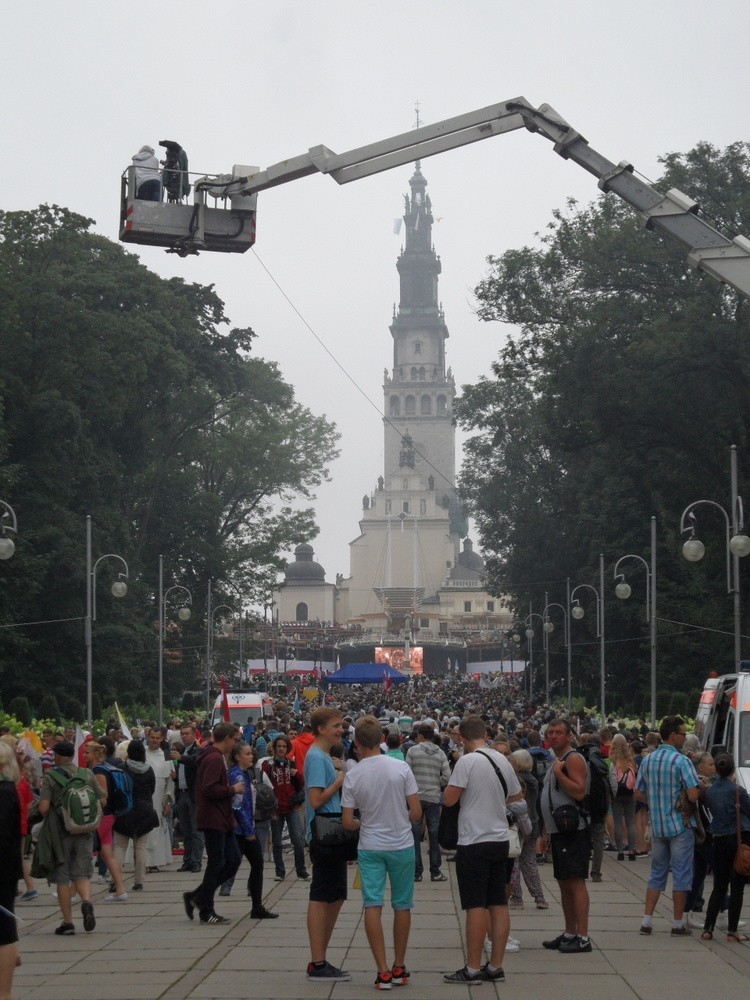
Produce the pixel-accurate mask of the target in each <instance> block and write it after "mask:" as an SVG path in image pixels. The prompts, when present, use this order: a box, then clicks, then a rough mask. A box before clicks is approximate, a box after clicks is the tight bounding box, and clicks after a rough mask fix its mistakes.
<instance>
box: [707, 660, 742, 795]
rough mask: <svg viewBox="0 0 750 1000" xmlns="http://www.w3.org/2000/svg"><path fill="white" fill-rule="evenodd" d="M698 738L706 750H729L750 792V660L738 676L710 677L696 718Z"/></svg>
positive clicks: (738, 777) (738, 773) (739, 774)
mask: <svg viewBox="0 0 750 1000" xmlns="http://www.w3.org/2000/svg"><path fill="white" fill-rule="evenodd" d="M695 735H696V736H697V737H698V739H699V740H700V741H701V746H702V747H703V748H704V749H705V750H709V751H711V753H713V754H716V753H719V752H720V751H722V750H726V751H727V752H728V753H731V755H732V756H733V757H734V761H735V764H736V765H737V781H738V782H739V783H741V784H742V786H743V787H744V788H746V789H747V790H748V791H749V792H750V660H742V661H741V663H740V670H739V673H736V674H723V675H722V676H721V677H709V678H708V680H707V681H706V683H705V684H704V686H703V693H702V694H701V700H700V704H699V706H698V711H697V713H696V716H695Z"/></svg>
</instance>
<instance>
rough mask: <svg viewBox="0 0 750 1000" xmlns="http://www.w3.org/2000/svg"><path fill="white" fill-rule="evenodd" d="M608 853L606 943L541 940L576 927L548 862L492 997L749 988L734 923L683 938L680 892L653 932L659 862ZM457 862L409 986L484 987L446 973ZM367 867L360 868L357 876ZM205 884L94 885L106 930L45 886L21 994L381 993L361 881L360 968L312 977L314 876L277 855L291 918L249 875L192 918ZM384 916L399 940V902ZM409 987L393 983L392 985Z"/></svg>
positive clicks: (457, 947)
mask: <svg viewBox="0 0 750 1000" xmlns="http://www.w3.org/2000/svg"><path fill="white" fill-rule="evenodd" d="M604 857H605V864H604V881H603V882H602V883H600V884H597V885H593V884H589V891H590V893H591V937H592V940H593V943H594V951H593V953H592V954H589V955H560V954H559V953H558V952H549V951H545V950H544V949H543V948H542V946H541V942H542V940H543V939H544V938H547V937H553V936H554V935H555V934H557V933H559V932H560V930H561V929H562V927H563V923H562V919H561V912H560V906H559V894H558V891H557V885H556V883H555V882H554V880H553V879H552V871H551V866H550V865H543V866H542V867H541V868H540V872H541V875H542V880H543V882H544V886H545V893H546V895H547V899H548V901H549V903H550V908H549V909H548V910H537V909H536V908H535V907H534V904H533V902H532V903H531V905H529V901H528V894H527V896H526V908H525V909H523V910H512V911H511V923H512V931H511V933H512V934H513V936H514V937H517V938H519V939H520V940H521V943H522V950H521V951H520V952H518V953H516V954H512V955H507V956H506V959H505V962H504V968H505V972H506V975H507V981H506V982H505V983H504V984H489V983H483V984H482V987H481V992H480V993H479V996H480V997H485V998H487V1000H489V998H490V997H493V996H498V997H502V996H506V997H509V996H511V995H514V996H515V997H518V996H519V993H518V991H519V990H523V992H524V994H526V995H529V996H534V997H546V996H550V995H554V996H555V997H559V998H562V1000H567V998H576V1000H604V998H606V1000H635V998H644V1000H645V998H649V1000H651V998H653V997H658V998H659V1000H685V998H686V997H699V998H711V1000H730V998H731V1000H738V998H740V997H742V996H747V994H746V993H745V990H747V989H748V982H750V980H749V979H748V976H750V943H749V944H747V945H743V944H735V945H727V944H726V943H725V942H726V935H725V934H724V933H717V934H716V939H715V940H714V941H713V942H711V943H709V944H704V943H703V942H701V941H700V940H699V933H698V932H694V933H693V936H692V937H691V938H686V939H672V938H670V936H669V928H670V921H669V919H667V918H668V917H669V908H670V902H669V899H668V897H662V900H661V902H660V907H659V910H658V911H657V917H656V918H655V922H654V933H653V935H652V936H651V937H641V936H640V935H639V934H638V926H639V924H640V917H641V915H642V913H643V897H644V883H645V879H646V878H647V876H648V868H649V862H648V860H638V861H636V862H627V861H626V862H619V863H618V862H617V861H615V860H613V859H614V857H615V855H613V854H605V856H604ZM174 867H176V865H175V866H174ZM243 870H244V873H245V874H246V872H247V868H246V865H245V863H244V862H243V869H240V874H241V875H242V874H243ZM428 870H429V869H428ZM444 870H445V872H446V873H447V874H448V875H449V876H450V879H449V881H447V882H444V883H437V884H432V883H431V882H429V881H426V882H422V883H421V884H418V885H416V886H415V909H414V913H413V921H412V933H411V939H410V943H409V951H408V967H409V970H410V971H411V974H412V981H411V983H410V985H409V986H408V988H407V989H406V995H407V996H408V997H411V998H412V1000H423V998H424V1000H442V998H443V997H455V998H461V997H464V998H466V997H468V996H469V995H470V994H471V993H472V991H473V992H474V993H476V990H477V987H471V988H469V987H466V986H460V985H458V986H453V985H449V984H448V983H444V982H443V978H442V974H443V973H444V972H451V971H453V970H454V969H457V968H459V967H460V966H461V965H462V964H463V951H462V942H463V919H462V914H461V911H460V908H459V905H458V893H457V887H456V883H455V875H454V872H453V866H452V865H451V864H447V863H446V864H445V865H444ZM354 874H355V869H354V868H353V867H352V869H351V881H353V879H354ZM131 882H132V878H128V879H127V880H126V884H130V883H131ZM194 884H195V876H194V875H189V874H178V873H177V872H173V871H169V870H166V871H164V872H162V873H160V874H156V875H149V876H147V881H146V886H145V890H144V891H143V892H142V893H131V894H130V898H129V900H128V902H127V903H124V904H115V903H108V904H106V903H104V896H105V895H106V887H105V886H98V885H95V886H93V888H94V889H95V894H94V904H95V908H96V916H97V926H96V930H95V931H94V932H93V933H91V934H86V933H84V931H83V928H82V926H81V920H80V908H79V907H76V908H75V909H74V919H75V923H76V934H75V937H56V936H55V935H54V934H53V930H54V928H55V927H56V926H57V925H58V923H59V922H60V915H59V911H58V909H57V906H56V901H55V900H54V899H53V898H52V897H51V895H50V894H49V891H48V890H47V889H46V886H43V885H41V886H39V887H38V888H39V889H40V896H39V898H38V899H37V900H34V901H33V902H31V903H19V904H18V906H17V912H18V914H19V916H21V917H22V918H23V921H24V923H23V925H22V926H21V935H22V939H21V954H22V957H23V965H22V967H21V968H20V969H18V970H17V972H16V978H15V981H14V993H13V995H14V998H16V1000H99V998H102V1000H104V998H107V1000H140V998H149V1000H157V998H160V1000H223V998H227V1000H229V998H231V1000H237V998H252V1000H266V998H268V1000H278V998H284V1000H295V998H300V1000H301V998H306V997H309V998H312V1000H316V998H324V997H330V998H334V1000H356V998H359V997H372V996H375V995H376V993H375V990H374V987H373V982H374V979H375V968H374V965H373V961H372V957H371V955H370V951H369V948H368V946H367V941H366V938H365V934H364V929H363V927H362V926H361V909H360V899H359V891H358V890H351V892H350V899H349V900H348V901H347V903H346V904H345V906H344V908H343V909H342V911H341V916H340V918H339V921H338V925H337V927H336V931H335V933H334V936H333V940H332V942H331V948H330V951H329V956H328V957H329V959H330V961H331V962H333V964H334V965H338V966H342V967H343V968H345V969H347V970H348V971H349V972H351V973H352V976H353V978H352V981H351V982H348V983H339V984H335V985H333V986H331V985H328V986H324V985H322V984H317V983H311V982H309V981H308V980H307V979H306V978H305V966H306V963H307V960H308V949H307V934H306V930H305V918H306V904H307V891H308V888H307V884H306V883H304V882H300V881H298V880H297V879H296V878H295V876H294V874H293V872H292V874H287V878H286V880H285V881H284V882H281V883H278V882H274V881H273V866H272V865H267V866H266V883H265V887H266V890H267V898H266V903H267V905H268V906H270V907H271V908H272V909H273V910H275V911H277V912H278V913H280V914H281V916H280V918H279V919H278V920H264V921H257V920H252V919H251V918H250V916H249V915H248V914H249V906H248V903H249V900H248V899H247V897H246V896H245V894H244V891H245V881H244V878H238V880H237V883H236V884H235V888H234V890H233V893H232V896H231V897H230V898H229V899H222V898H220V897H219V896H217V909H218V911H219V912H220V913H222V914H224V915H226V916H228V917H231V918H232V923H231V924H229V925H227V926H224V927H204V926H201V925H200V924H199V923H198V920H197V918H196V920H195V921H194V922H193V923H190V922H189V921H188V920H187V918H186V916H185V913H184V911H183V908H182V898H181V894H182V892H183V891H185V890H186V889H190V888H193V887H194ZM350 884H351V882H350ZM42 890H43V891H42ZM524 891H525V890H524ZM384 924H385V926H386V940H387V937H388V925H389V924H390V920H389V917H388V911H387V910H384ZM399 989H402V988H401V987H394V990H393V991H392V992H394V993H398V991H399Z"/></svg>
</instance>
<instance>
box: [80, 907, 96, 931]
mask: <svg viewBox="0 0 750 1000" xmlns="http://www.w3.org/2000/svg"><path fill="white" fill-rule="evenodd" d="M81 916H82V917H83V929H84V930H85V931H86V933H87V934H88V933H90V932H91V931H93V929H94V928H95V927H96V917H95V916H94V907H93V906H92V905H91V903H90V902H89V901H88V900H85V901H84V902H83V903H81Z"/></svg>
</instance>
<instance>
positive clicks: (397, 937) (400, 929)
mask: <svg viewBox="0 0 750 1000" xmlns="http://www.w3.org/2000/svg"><path fill="white" fill-rule="evenodd" d="M382 738H383V733H382V730H381V728H380V723H379V722H378V720H377V719H376V718H375V717H374V716H372V715H366V716H364V717H363V718H361V719H358V720H357V723H356V725H355V727H354V742H355V744H356V746H357V751H358V753H359V763H358V764H357V765H356V767H354V768H352V770H351V771H349V772H348V773H347V775H346V778H345V780H344V785H343V788H342V789H341V814H342V823H343V825H344V827H345V828H346V829H348V830H359V870H360V878H361V882H362V905H363V907H364V911H365V919H364V924H365V932H366V934H367V941H368V943H369V945H370V950H371V951H372V954H373V958H374V959H375V962H376V965H377V967H378V972H377V978H376V979H375V986H376V987H377V988H378V989H390V987H391V984H394V983H395V984H398V985H402V986H403V985H406V984H407V983H408V982H409V973H408V972H407V970H406V945H407V943H408V940H409V930H410V928H411V908H412V906H413V901H414V836H413V834H412V823H417V822H418V821H419V820H420V819H421V818H422V809H421V806H420V804H419V790H418V788H417V782H416V780H415V778H414V774H413V772H412V770H411V768H410V767H409V766H408V764H407V763H406V762H405V761H403V760H397V759H396V758H395V757H388V756H386V755H381V753H380V743H381V740H382ZM355 810H358V811H359V819H357V817H355V815H354V813H355ZM386 881H388V882H389V883H390V888H391V907H392V908H393V911H394V912H393V949H394V960H393V964H392V965H389V964H388V962H387V960H386V952H385V938H384V936H383V924H382V914H383V904H384V902H385V884H386Z"/></svg>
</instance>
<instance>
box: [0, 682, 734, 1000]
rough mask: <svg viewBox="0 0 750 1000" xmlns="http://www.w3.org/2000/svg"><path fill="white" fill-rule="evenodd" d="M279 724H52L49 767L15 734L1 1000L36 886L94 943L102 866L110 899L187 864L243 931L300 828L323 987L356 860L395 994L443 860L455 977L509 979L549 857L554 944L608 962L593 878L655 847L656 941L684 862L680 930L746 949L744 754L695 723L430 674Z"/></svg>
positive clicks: (71, 930) (285, 708) (206, 899)
mask: <svg viewBox="0 0 750 1000" xmlns="http://www.w3.org/2000/svg"><path fill="white" fill-rule="evenodd" d="M274 713H275V714H274V716H273V717H271V718H266V719H262V720H253V719H248V720H247V724H246V725H245V726H242V727H240V726H235V725H234V724H233V723H231V722H220V723H218V724H217V725H215V726H214V727H213V729H210V728H209V727H208V725H207V722H206V720H200V719H198V718H192V719H188V720H186V721H183V722H182V723H180V722H178V721H177V720H175V721H174V722H171V723H170V724H169V725H168V726H164V727H160V726H157V725H147V726H144V728H143V731H142V732H133V733H130V734H129V735H130V737H131V738H130V739H127V738H124V737H123V733H122V731H121V728H120V724H119V723H118V722H113V724H112V726H111V727H109V728H108V729H107V732H106V733H105V734H104V735H102V736H98V737H94V736H92V735H90V734H88V735H87V737H86V739H85V741H84V743H83V745H82V746H80V747H77V746H76V745H75V733H74V731H73V730H66V731H64V732H60V733H55V732H45V733H44V734H43V744H44V745H43V751H42V752H41V753H40V754H37V755H35V754H29V753H28V747H24V746H23V745H22V744H21V743H17V741H16V740H15V739H14V737H13V736H11V735H10V734H9V733H7V732H6V733H0V817H2V819H1V821H0V858H2V859H3V862H2V876H1V877H0V908H1V909H0V1000H1V998H3V997H6V996H7V997H9V996H10V983H11V980H12V974H13V969H14V967H15V964H16V961H17V960H18V944H17V941H18V935H17V929H16V923H15V920H14V919H13V916H12V915H13V912H14V909H15V907H16V905H17V904H18V905H23V904H24V903H26V902H29V901H30V900H32V899H34V898H35V897H36V895H37V894H38V890H37V889H36V887H35V882H34V880H35V879H36V880H39V879H45V880H46V881H47V882H49V883H50V885H51V886H52V887H53V890H54V892H55V894H56V896H57V901H58V905H59V907H60V912H61V922H60V924H59V926H58V927H57V928H56V929H55V934H57V935H59V936H61V937H65V936H72V935H74V934H75V933H76V930H77V928H76V923H75V919H74V901H76V900H77V905H78V906H79V912H80V919H81V922H82V926H83V929H84V931H86V932H91V931H93V930H94V928H95V927H96V922H97V915H95V913H94V906H93V904H92V901H91V879H92V876H93V861H92V859H93V858H95V859H96V864H97V866H98V869H99V873H100V875H99V877H100V878H102V879H105V880H107V881H108V882H109V894H108V895H107V896H106V897H105V901H106V902H107V903H108V904H112V905H125V904H127V901H128V895H129V892H138V891H140V890H142V888H143V885H144V881H145V879H146V877H147V876H151V875H158V873H159V872H160V871H161V870H163V868H164V867H165V866H166V865H169V864H171V863H172V861H173V858H174V857H175V856H177V857H181V858H182V863H181V867H180V869H179V870H180V871H184V872H193V873H195V874H196V875H200V882H199V884H196V885H195V887H194V888H192V889H190V890H188V891H186V892H185V893H184V894H183V900H182V902H183V906H184V910H185V914H186V916H187V917H188V918H189V919H190V920H195V918H196V916H197V918H198V920H199V921H200V922H201V923H203V924H209V925H214V924H225V923H227V922H228V918H226V917H225V916H222V915H221V913H219V912H217V910H216V908H215V907H216V897H217V895H218V896H219V897H222V896H228V895H230V893H231V892H232V890H233V887H234V883H235V880H236V876H237V875H238V873H239V872H240V869H241V867H242V864H243V859H245V860H246V861H247V865H248V877H247V894H248V896H249V897H250V905H251V909H250V915H251V917H252V918H254V919H258V920H273V919H275V918H276V917H277V916H278V914H277V913H274V912H272V911H271V910H269V909H268V908H267V907H266V906H265V904H264V888H263V882H264V861H265V858H266V852H267V849H268V848H269V847H270V852H271V855H272V858H273V866H274V878H275V879H276V880H278V881H282V880H284V879H285V878H287V876H288V873H287V868H286V864H285V858H284V854H285V851H284V837H285V835H286V836H288V838H289V848H290V852H291V854H292V857H293V862H294V871H295V875H296V878H297V879H300V880H304V881H306V882H308V883H309V903H308V918H307V930H308V939H309V948H310V956H309V962H308V965H307V971H306V975H307V977H308V978H309V979H311V980H322V981H329V982H340V981H347V980H349V979H350V978H351V976H350V974H349V973H348V972H346V971H345V970H343V969H341V968H337V967H336V966H334V965H332V964H331V963H330V962H329V961H328V959H327V952H328V947H329V943H330V940H331V936H332V934H333V930H334V928H335V925H336V921H337V918H338V915H339V912H340V910H341V907H342V905H343V903H344V901H345V900H346V898H347V895H348V891H349V883H350V881H351V879H350V878H349V865H350V864H352V863H353V862H354V861H355V859H356V862H357V864H358V869H359V879H360V881H361V892H362V904H363V908H364V929H365V933H366V936H367V940H368V943H369V945H370V948H371V951H372V955H373V961H374V964H375V966H376V978H375V986H376V987H377V988H378V989H381V990H384V989H390V988H391V986H393V985H394V984H395V985H403V984H405V983H407V982H409V979H410V974H409V971H408V965H407V950H408V939H409V932H410V926H411V910H412V908H413V905H414V893H415V889H414V886H415V884H417V883H419V882H421V881H422V880H423V878H425V877H426V870H427V868H428V870H429V878H430V880H431V881H434V882H439V881H444V880H445V879H446V874H445V872H444V870H443V869H444V865H445V864H446V862H449V863H453V864H454V865H455V877H456V881H457V885H458V892H459V897H460V902H461V907H462V909H463V910H464V911H465V920H466V954H465V964H464V965H463V966H462V967H461V968H460V969H458V970H456V971H453V972H446V973H445V975H444V979H445V980H446V982H450V983H464V984H471V983H478V982H483V981H489V982H502V981H503V980H504V979H505V973H504V971H503V959H504V955H505V953H506V951H518V950H519V949H520V947H521V943H520V942H519V941H518V940H516V939H514V938H513V937H511V935H510V930H511V919H510V918H511V914H512V911H513V910H514V909H518V908H520V907H523V906H524V905H525V904H524V899H523V885H524V884H525V886H526V888H527V890H528V892H529V894H530V896H531V898H532V899H533V902H534V905H535V906H536V907H538V908H539V909H547V908H548V906H549V904H548V902H547V900H546V899H545V897H544V891H543V887H542V882H541V879H540V874H539V866H540V865H543V864H547V863H551V864H552V866H553V875H554V878H555V880H556V881H557V883H558V886H559V890H560V900H561V906H562V921H563V924H564V929H563V930H562V931H561V932H560V934H558V935H556V936H555V937H553V938H552V939H551V940H548V941H544V942H543V946H544V947H545V948H547V949H550V950H556V951H558V952H560V953H561V954H585V953H588V952H591V951H592V942H591V938H590V937H589V924H588V918H589V894H588V889H587V880H588V879H589V878H590V879H591V880H592V881H601V880H602V858H603V854H604V852H605V851H612V852H613V853H616V858H617V861H618V862H623V863H626V860H627V863H630V862H635V861H637V860H638V859H639V858H645V857H648V856H650V864H651V870H650V875H649V879H648V883H647V890H646V898H645V901H644V915H643V917H642V920H641V924H640V933H641V934H642V935H645V936H648V935H651V934H652V933H653V931H654V913H655V909H656V905H657V902H658V899H659V896H660V894H661V893H662V892H663V891H664V890H665V888H666V885H667V879H668V876H669V873H670V872H671V875H672V902H673V920H672V925H671V928H670V934H671V935H672V936H675V937H684V936H687V935H689V934H690V933H691V925H692V926H697V927H699V929H700V932H701V933H700V936H701V938H702V939H703V940H705V941H708V940H711V938H712V937H713V935H714V933H715V931H716V928H717V926H718V925H719V921H720V920H721V919H722V916H721V915H722V913H724V914H725V918H724V919H725V922H726V931H727V940H728V941H729V942H731V943H741V942H744V941H746V940H747V938H746V937H745V935H744V934H743V933H742V931H741V927H742V926H743V922H742V921H741V919H740V913H741V908H742V901H743V890H744V883H745V879H744V877H742V876H739V875H737V874H736V873H735V872H734V870H733V858H734V854H735V851H736V847H737V836H738V833H737V831H738V828H739V830H740V837H741V839H742V841H743V842H747V843H750V798H749V797H748V795H747V793H746V792H745V791H744V789H742V788H741V786H740V785H738V784H737V783H736V782H735V781H734V761H733V760H732V758H731V756H730V755H729V754H718V755H717V757H716V760H713V759H712V757H711V755H710V754H709V753H707V752H706V751H705V750H702V749H701V748H700V746H699V745H698V741H697V739H696V738H695V737H694V736H693V735H690V734H688V733H687V730H686V726H685V723H684V721H683V720H682V719H681V718H679V717H676V716H670V717H667V718H666V719H664V720H663V721H662V723H661V725H660V727H659V730H658V732H653V731H651V730H650V728H649V727H648V726H647V725H646V723H645V722H644V720H639V722H638V724H637V725H635V726H631V727H630V728H629V727H628V726H627V725H626V724H625V723H624V722H620V723H615V722H614V721H613V720H609V721H608V722H607V723H606V724H604V725H602V724H601V723H602V720H597V719H594V718H591V717H588V716H572V715H571V716H567V715H566V714H565V713H561V712H555V711H554V710H553V709H552V708H551V707H549V706H546V705H533V704H531V703H529V702H528V700H527V699H526V698H524V696H523V694H522V692H521V690H520V689H519V688H518V687H517V686H516V685H515V684H514V683H513V682H512V681H511V680H510V679H508V680H506V681H505V683H504V684H503V685H502V686H501V687H500V688H497V687H496V688H493V689H491V690H488V689H484V688H481V687H478V686H477V685H476V684H473V683H471V682H465V681H462V680H461V679H459V678H455V677H450V678H446V679H434V678H430V677H426V676H424V675H422V676H419V677H415V678H413V679H412V680H411V681H410V682H409V684H408V685H402V686H400V687H399V688H398V689H397V690H391V691H386V690H385V689H384V688H383V687H381V686H370V687H361V688H356V689H344V691H343V694H342V693H341V691H340V690H335V689H334V690H331V691H329V692H328V693H327V694H326V695H325V697H324V699H323V704H322V705H319V706H317V707H314V706H310V707H309V708H305V707H303V706H302V705H300V703H299V699H298V698H294V700H293V701H292V699H291V697H290V698H289V699H288V700H283V699H282V700H279V701H277V702H276V704H275V707H274ZM79 743H80V739H79ZM456 813H457V816H456ZM738 817H739V819H738ZM451 823H453V826H454V834H453V840H452V841H450V836H451V833H450V827H451ZM179 845H181V847H180V846H179ZM175 852H180V853H178V854H176V853H175ZM424 853H426V862H427V868H426V867H425V857H424ZM131 868H132V869H133V875H132V882H131V881H130V876H129V875H128V876H127V878H126V874H125V873H126V872H129V871H130V869H131ZM711 872H712V873H713V886H712V891H711V893H710V898H709V899H708V902H707V903H706V902H705V899H704V885H705V882H706V877H707V875H708V874H709V873H711ZM22 880H23V881H22ZM126 882H127V884H126ZM21 885H22V886H23V889H21V888H20V886H21ZM387 886H389V887H390V906H391V908H392V909H393V911H394V920H393V942H392V960H391V961H389V960H388V957H387V954H388V949H387V946H386V943H385V936H384V932H383V927H382V910H383V906H384V905H385V901H386V888H387Z"/></svg>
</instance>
